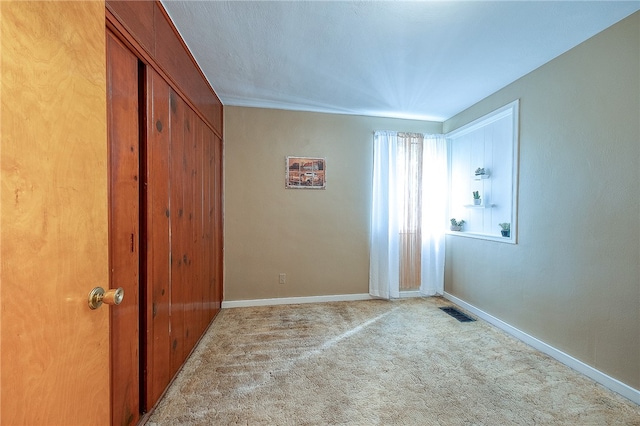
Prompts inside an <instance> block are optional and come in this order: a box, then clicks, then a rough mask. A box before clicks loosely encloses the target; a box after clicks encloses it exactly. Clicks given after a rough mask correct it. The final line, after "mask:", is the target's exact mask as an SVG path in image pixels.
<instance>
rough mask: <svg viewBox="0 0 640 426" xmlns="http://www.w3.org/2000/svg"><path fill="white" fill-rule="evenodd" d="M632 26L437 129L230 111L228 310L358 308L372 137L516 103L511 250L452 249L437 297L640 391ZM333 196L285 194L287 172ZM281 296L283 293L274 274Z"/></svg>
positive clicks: (639, 149)
mask: <svg viewBox="0 0 640 426" xmlns="http://www.w3.org/2000/svg"><path fill="white" fill-rule="evenodd" d="M639 21H640V14H638V13H636V14H635V15H633V16H632V17H630V18H628V19H626V20H624V21H622V22H621V23H619V24H617V25H615V26H613V27H612V28H610V29H608V30H606V31H605V32H603V33H601V34H599V35H597V36H596V37H594V38H592V39H590V40H588V41H587V42H586V43H584V44H582V45H580V46H578V47H577V48H575V49H573V50H571V51H569V52H567V53H566V54H564V55H562V56H561V57H559V58H557V59H556V60H554V61H552V62H550V63H548V64H546V65H545V66H543V67H541V68H539V69H538V70H536V71H534V72H532V73H531V74H529V75H527V76H525V77H523V78H522V79H520V80H518V81H516V82H515V83H513V84H511V85H510V86H508V87H506V88H505V89H503V90H501V91H499V92H497V93H496V94H494V95H492V96H490V97H489V98H487V99H485V100H484V101H482V102H480V103H479V104H477V105H475V106H473V107H472V108H470V109H469V110H467V111H464V112H463V113H461V114H459V115H457V116H456V117H453V118H452V119H450V120H448V121H446V122H445V123H444V128H443V129H440V127H439V124H438V123H420V122H416V121H403V120H393V119H377V118H370V117H358V116H340V115H331V114H316V113H304V112H285V111H276V110H264V109H251V108H234V107H226V109H225V111H226V112H225V115H226V116H225V128H226V140H225V144H226V145H225V149H226V154H225V155H226V158H225V161H226V165H225V167H226V169H225V179H226V182H225V197H226V198H225V203H226V206H225V238H226V240H225V244H226V246H225V267H226V281H225V300H226V301H231V300H241V299H262V298H272V297H290V296H310V295H331V294H352V293H366V292H367V290H368V288H367V283H368V225H369V204H370V192H371V183H370V180H371V159H372V148H371V141H372V131H373V130H377V129H401V130H409V131H424V132H439V131H441V130H442V131H445V132H448V131H451V130H454V129H456V128H458V127H460V126H462V125H464V124H466V123H468V122H471V121H472V120H474V119H476V118H478V117H480V116H482V115H484V114H486V113H488V112H490V111H492V110H494V109H496V108H498V107H500V106H502V105H505V104H507V103H509V102H511V101H513V100H514V99H518V98H519V99H520V100H521V103H520V117H521V119H520V134H521V135H520V136H521V137H520V184H519V188H520V197H519V208H518V214H519V216H518V223H519V235H518V244H517V245H515V246H513V245H509V244H500V243H496V242H490V241H483V240H475V239H467V238H461V237H455V236H449V237H448V239H447V259H446V278H445V280H446V283H445V289H446V291H447V292H449V293H451V294H453V295H455V296H456V297H459V298H461V299H462V300H464V301H466V302H468V303H470V304H472V305H475V306H476V307H478V308H480V309H482V310H484V311H485V312H487V313H489V314H491V315H493V316H495V317H498V318H500V319H502V320H503V321H506V322H507V323H509V324H511V325H513V326H514V327H516V328H519V329H521V330H522V331H524V332H526V333H528V334H530V335H533V336H535V337H537V338H539V339H540V340H542V341H544V342H546V343H548V344H550V345H552V346H553V347H555V348H557V349H559V350H562V351H564V352H566V353H567V354H569V355H571V356H573V357H575V358H577V359H579V360H581V361H583V362H585V363H587V364H589V365H591V366H593V367H594V368H596V369H598V370H600V371H602V372H604V373H606V374H608V375H610V376H612V377H614V378H616V379H618V380H620V381H622V382H624V383H626V384H628V385H630V386H632V387H634V388H636V389H639V388H640V363H639V362H638V360H639V359H640V267H639V266H638V264H639V263H640V195H639V186H638V182H640V174H639V170H640V142H639V141H640V128H639V124H638V122H639V120H640V99H639V96H640V87H639V85H640V69H639V68H640V58H639V52H640V46H639V44H640V22H639ZM286 155H317V156H326V157H327V162H328V166H327V177H328V189H327V190H326V191H320V192H314V191H294V190H285V189H284V166H283V164H284V157H285V156H286ZM280 272H285V273H287V274H288V275H287V283H286V284H285V285H280V284H278V273H280Z"/></svg>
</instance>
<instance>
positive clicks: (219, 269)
mask: <svg viewBox="0 0 640 426" xmlns="http://www.w3.org/2000/svg"><path fill="white" fill-rule="evenodd" d="M213 138H214V147H213V149H214V163H213V167H212V169H211V170H212V173H213V174H214V176H213V185H214V186H213V201H214V205H213V215H214V228H213V240H214V254H213V256H214V263H215V271H214V277H215V282H214V290H215V295H214V298H213V300H214V303H215V306H214V314H215V313H218V312H219V311H220V309H221V307H222V288H223V282H222V280H223V263H222V262H223V259H224V253H223V250H224V232H223V209H224V203H223V197H224V194H223V186H222V182H223V180H222V176H223V144H222V139H221V138H219V137H218V136H217V135H213Z"/></svg>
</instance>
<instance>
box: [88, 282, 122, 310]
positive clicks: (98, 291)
mask: <svg viewBox="0 0 640 426" xmlns="http://www.w3.org/2000/svg"><path fill="white" fill-rule="evenodd" d="M123 298H124V290H123V289H122V287H118V288H116V289H113V288H112V289H109V290H107V291H105V290H104V288H102V287H96V288H94V289H93V290H91V291H90V292H89V308H91V309H98V308H99V307H100V306H102V304H103V303H106V304H107V305H119V304H120V303H121V302H122V299H123Z"/></svg>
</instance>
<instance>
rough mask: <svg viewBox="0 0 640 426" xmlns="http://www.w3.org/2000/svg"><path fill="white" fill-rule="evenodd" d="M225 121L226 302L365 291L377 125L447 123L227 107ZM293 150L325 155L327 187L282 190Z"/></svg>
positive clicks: (437, 126)
mask: <svg viewBox="0 0 640 426" xmlns="http://www.w3.org/2000/svg"><path fill="white" fill-rule="evenodd" d="M224 126H225V295H224V300H225V301H232V300H242V299H264V298H276V297H294V296H318V295H334V294H358V293H360V294H362V293H368V291H369V288H368V282H369V248H368V246H369V218H370V214H369V209H370V204H371V202H370V200H371V177H372V160H373V148H372V146H373V131H374V130H406V131H415V132H425V133H439V132H441V131H442V124H441V123H430V122H421V121H410V120H398V119H386V118H373V117H362V116H349V115H335V114H321V113H309V112H290V111H280V110H268V109H259V108H241V107H225V123H224ZM287 155H299V156H318V157H326V159H327V171H326V175H327V189H326V190H300V189H295V190H294V189H285V188H284V174H285V167H284V162H285V157H286V156H287ZM281 272H282V273H286V274H287V282H286V284H279V282H278V274H279V273H281Z"/></svg>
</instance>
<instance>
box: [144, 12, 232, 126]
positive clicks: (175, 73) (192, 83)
mask: <svg viewBox="0 0 640 426" xmlns="http://www.w3.org/2000/svg"><path fill="white" fill-rule="evenodd" d="M155 6H156V11H155V14H154V26H155V31H156V46H158V48H157V49H156V55H155V59H156V61H157V62H158V64H159V65H160V66H161V67H162V68H164V69H165V70H166V71H167V73H168V74H169V76H171V78H172V79H173V80H174V81H175V82H176V84H177V85H178V87H180V89H181V90H182V91H184V93H185V94H186V96H187V98H188V99H190V100H191V102H193V104H194V106H195V108H196V109H198V110H199V111H200V112H201V113H202V114H203V115H204V117H205V118H206V119H207V120H209V122H210V123H211V124H212V125H213V128H214V129H216V130H218V131H220V132H221V130H222V103H221V102H220V101H219V99H218V98H217V96H216V95H215V94H214V92H213V91H212V89H211V88H210V86H209V84H208V82H207V81H206V79H205V78H204V76H203V75H202V74H201V72H200V70H199V68H198V67H197V65H196V63H195V61H194V59H193V57H192V56H191V54H190V52H189V51H188V49H187V47H186V45H185V44H184V43H183V41H182V39H181V38H180V37H179V35H178V33H177V31H176V30H175V27H174V26H173V25H172V24H171V22H170V20H169V19H168V17H167V16H166V13H165V11H164V9H163V8H162V6H161V5H160V4H158V3H156V5H155ZM160 46H161V47H160ZM220 134H222V133H220Z"/></svg>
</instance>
